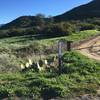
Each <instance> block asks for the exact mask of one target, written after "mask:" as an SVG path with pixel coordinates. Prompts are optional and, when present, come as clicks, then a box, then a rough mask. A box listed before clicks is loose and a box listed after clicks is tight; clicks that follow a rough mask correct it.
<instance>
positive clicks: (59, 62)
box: [58, 41, 62, 73]
mask: <svg viewBox="0 0 100 100" xmlns="http://www.w3.org/2000/svg"><path fill="white" fill-rule="evenodd" d="M61 49H62V43H61V41H59V42H58V64H59V73H61V68H62V50H61Z"/></svg>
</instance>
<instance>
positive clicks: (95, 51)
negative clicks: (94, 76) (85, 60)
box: [78, 36, 100, 61]
mask: <svg viewBox="0 0 100 100" xmlns="http://www.w3.org/2000/svg"><path fill="white" fill-rule="evenodd" d="M78 51H79V52H80V53H82V54H83V55H85V56H87V57H89V58H92V59H95V60H99V61H100V36H97V37H95V38H93V39H91V40H89V41H86V42H84V43H82V44H80V45H79V46H78Z"/></svg>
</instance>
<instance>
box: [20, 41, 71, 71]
mask: <svg viewBox="0 0 100 100" xmlns="http://www.w3.org/2000/svg"><path fill="white" fill-rule="evenodd" d="M62 43H63V42H62V41H59V42H58V65H59V72H61V69H62ZM71 43H72V41H67V51H71ZM32 64H33V62H32V60H31V59H29V60H28V62H27V63H26V64H25V65H23V64H21V69H22V70H23V69H25V68H29V67H31V66H32ZM44 64H45V65H48V61H47V60H44ZM36 65H37V68H38V70H39V71H42V70H44V68H43V67H40V65H39V62H37V63H36Z"/></svg>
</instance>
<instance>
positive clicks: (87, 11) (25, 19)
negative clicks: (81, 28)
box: [1, 0, 100, 29]
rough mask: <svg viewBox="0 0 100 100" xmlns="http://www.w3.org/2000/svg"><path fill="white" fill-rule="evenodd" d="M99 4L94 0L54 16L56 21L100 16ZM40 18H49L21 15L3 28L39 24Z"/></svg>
mask: <svg viewBox="0 0 100 100" xmlns="http://www.w3.org/2000/svg"><path fill="white" fill-rule="evenodd" d="M99 5H100V0H93V1H91V2H90V3H88V4H85V5H81V6H79V7H76V8H74V9H72V10H70V11H68V12H65V13H64V14H61V15H58V16H54V17H53V19H54V21H57V22H61V21H68V20H81V19H87V18H99V17H100V6H99ZM38 18H42V19H44V20H45V21H46V20H47V18H45V17H44V16H43V15H41V14H39V15H37V16H21V17H19V18H17V19H15V20H13V21H12V22H10V23H7V24H5V25H3V26H2V27H1V29H8V28H27V27H33V26H36V25H37V24H38V21H39V19H38ZM47 21H48V20H47Z"/></svg>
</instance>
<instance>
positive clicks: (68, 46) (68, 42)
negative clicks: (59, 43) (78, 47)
mask: <svg viewBox="0 0 100 100" xmlns="http://www.w3.org/2000/svg"><path fill="white" fill-rule="evenodd" d="M71 44H72V41H67V51H71V49H72V46H71Z"/></svg>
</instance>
